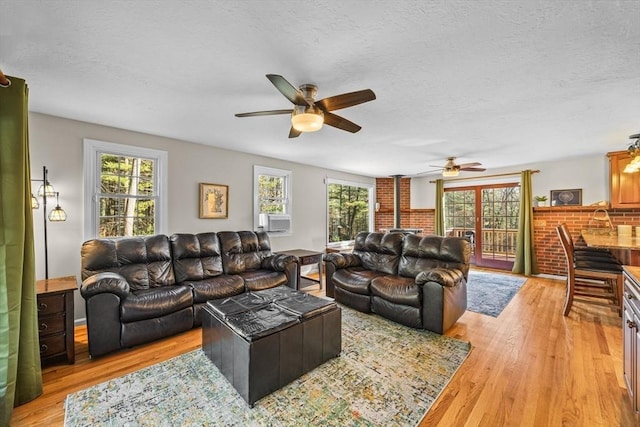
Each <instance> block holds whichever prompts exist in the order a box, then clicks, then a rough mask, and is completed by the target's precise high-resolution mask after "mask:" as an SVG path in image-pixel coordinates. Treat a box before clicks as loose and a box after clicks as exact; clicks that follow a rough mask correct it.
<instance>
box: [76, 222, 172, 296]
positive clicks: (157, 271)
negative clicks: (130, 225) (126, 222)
mask: <svg viewBox="0 0 640 427" xmlns="http://www.w3.org/2000/svg"><path fill="white" fill-rule="evenodd" d="M81 257H82V280H85V279H86V278H87V277H89V276H92V275H94V274H96V273H101V272H104V271H110V272H113V273H118V274H120V275H121V276H122V277H124V278H125V279H126V280H127V282H128V283H129V286H130V288H131V290H138V289H149V288H155V287H158V286H167V285H174V284H175V276H174V273H173V265H172V260H171V248H170V245H169V238H168V237H167V236H165V235H164V234H157V235H154V236H145V237H123V238H119V239H93V240H89V241H87V242H84V243H83V244H82V251H81Z"/></svg>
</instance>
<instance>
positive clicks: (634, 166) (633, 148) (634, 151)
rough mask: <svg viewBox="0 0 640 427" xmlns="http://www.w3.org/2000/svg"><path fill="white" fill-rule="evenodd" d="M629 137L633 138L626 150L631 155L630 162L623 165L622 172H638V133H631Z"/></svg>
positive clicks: (639, 145) (639, 166) (639, 136)
mask: <svg viewBox="0 0 640 427" xmlns="http://www.w3.org/2000/svg"><path fill="white" fill-rule="evenodd" d="M629 139H635V142H634V143H633V144H631V145H630V146H629V148H628V149H627V151H628V152H629V155H630V156H631V157H633V159H632V160H631V162H629V164H628V165H627V166H625V168H624V170H623V172H624V173H635V172H640V133H639V134H637V135H631V136H630V137H629Z"/></svg>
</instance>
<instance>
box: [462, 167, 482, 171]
mask: <svg viewBox="0 0 640 427" xmlns="http://www.w3.org/2000/svg"><path fill="white" fill-rule="evenodd" d="M460 170H461V171H468V172H484V171H486V169H485V168H470V167H467V168H460Z"/></svg>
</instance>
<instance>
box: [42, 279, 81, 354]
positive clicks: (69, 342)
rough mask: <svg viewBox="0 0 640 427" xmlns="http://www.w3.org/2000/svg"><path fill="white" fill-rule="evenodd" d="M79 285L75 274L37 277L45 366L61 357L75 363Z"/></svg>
mask: <svg viewBox="0 0 640 427" xmlns="http://www.w3.org/2000/svg"><path fill="white" fill-rule="evenodd" d="M76 289H78V282H77V279H76V277H75V276H67V277H59V278H55V279H45V280H38V281H37V282H36V290H37V298H38V300H37V308H38V336H39V338H40V361H41V364H42V365H43V366H45V365H50V364H52V363H55V362H59V361H61V360H65V361H66V362H67V363H69V364H73V363H75V360H76V353H75V344H74V340H73V291H75V290H76Z"/></svg>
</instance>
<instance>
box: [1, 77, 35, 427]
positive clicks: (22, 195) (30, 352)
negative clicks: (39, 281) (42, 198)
mask: <svg viewBox="0 0 640 427" xmlns="http://www.w3.org/2000/svg"><path fill="white" fill-rule="evenodd" d="M7 77H9V76H7ZM9 79H10V80H11V86H9V87H0V141H1V143H0V178H1V179H0V398H1V401H0V405H1V406H0V414H1V416H0V423H1V425H3V426H6V425H8V424H9V420H10V418H11V413H12V410H13V407H14V406H18V405H20V404H22V403H25V402H28V401H29V400H32V399H34V398H36V397H37V396H39V395H40V394H42V372H41V368H40V351H39V340H38V323H37V309H36V281H35V255H34V242H33V214H32V212H31V173H30V166H29V164H30V162H29V130H28V105H27V104H28V87H27V84H26V82H25V81H24V80H22V79H19V78H15V77H9Z"/></svg>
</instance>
